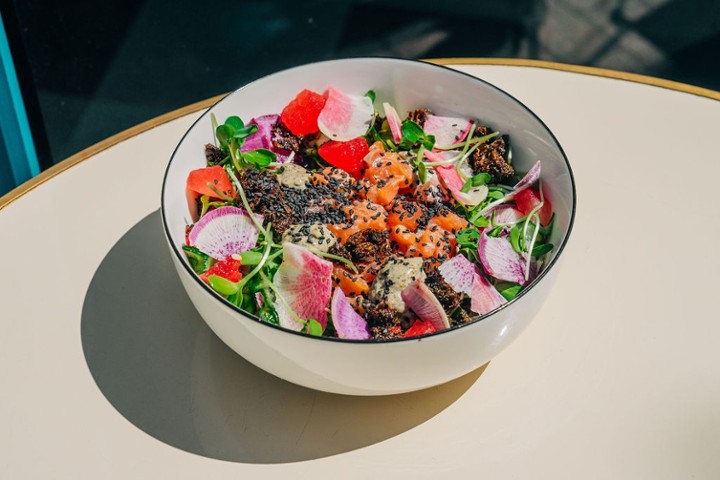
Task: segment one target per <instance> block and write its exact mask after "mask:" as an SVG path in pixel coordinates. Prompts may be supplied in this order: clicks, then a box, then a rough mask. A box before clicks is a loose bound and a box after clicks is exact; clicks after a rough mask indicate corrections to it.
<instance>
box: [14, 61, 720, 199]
mask: <svg viewBox="0 0 720 480" xmlns="http://www.w3.org/2000/svg"><path fill="white" fill-rule="evenodd" d="M425 61H427V62H429V63H435V64H438V65H496V66H512V67H534V68H545V69H549V70H558V71H563V72H572V73H580V74H583V75H593V76H597V77H604V78H612V79H615V80H624V81H628V82H634V83H641V84H645V85H651V86H654V87H660V88H666V89H670V90H676V91H679V92H684V93H689V94H692V95H698V96H701V97H707V98H710V99H713V100H720V92H717V91H715V90H710V89H707V88H702V87H696V86H694V85H688V84H685V83H681V82H675V81H672V80H666V79H662V78H656V77H651V76H648V75H640V74H637V73H628V72H622V71H619V70H611V69H606V68H599V67H586V66H580V65H572V64H567V63H558V62H549V61H545V60H530V59H521V58H434V59H427V60H425ZM225 95H226V94H222V95H218V96H215V97H211V98H208V99H205V100H201V101H199V102H195V103H192V104H190V105H187V106H185V107H182V108H179V109H177V110H173V111H171V112H168V113H165V114H163V115H160V116H157V117H155V118H151V119H150V120H147V121H145V122H142V123H139V124H137V125H135V126H133V127H130V128H128V129H127V130H124V131H122V132H120V133H117V134H115V135H112V136H110V137H108V138H106V139H105V140H102V141H100V142H98V143H96V144H94V145H91V146H90V147H88V148H86V149H84V150H81V151H80V152H78V153H76V154H75V155H72V156H71V157H68V158H66V159H65V160H63V161H61V162H59V163H57V164H55V165H53V166H52V167H50V168H48V169H47V170H45V171H43V172H41V173H40V174H39V175H37V176H35V177H33V178H32V179H30V180H28V181H27V182H25V183H23V184H22V185H19V186H18V187H16V188H14V189H13V190H10V191H9V192H8V193H6V194H5V195H3V196H2V197H0V210H2V209H3V208H5V207H7V206H8V205H10V204H11V203H12V202H14V201H15V200H17V199H18V198H20V197H22V196H23V195H25V194H26V193H28V192H30V191H31V190H33V189H35V188H36V187H38V186H40V185H42V184H43V183H45V182H47V181H48V180H50V179H51V178H53V177H55V176H56V175H59V174H60V173H62V172H64V171H65V170H68V169H69V168H71V167H73V166H75V165H77V164H78V163H80V162H83V161H85V160H87V159H88V158H90V157H92V156H94V155H97V154H98V153H100V152H102V151H103V150H106V149H108V148H110V147H112V146H113V145H116V144H118V143H120V142H122V141H125V140H127V139H129V138H132V137H134V136H136V135H139V134H141V133H143V132H146V131H148V130H151V129H153V128H155V127H158V126H160V125H162V124H164V123H167V122H170V121H172V120H175V119H177V118H180V117H183V116H185V115H189V114H191V113H194V112H197V111H199V110H202V109H205V108H208V107H210V106H212V105H214V104H215V103H217V102H218V101H219V100H220V99H221V98H223V97H224V96H225Z"/></svg>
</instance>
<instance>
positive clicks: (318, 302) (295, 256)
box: [273, 242, 333, 331]
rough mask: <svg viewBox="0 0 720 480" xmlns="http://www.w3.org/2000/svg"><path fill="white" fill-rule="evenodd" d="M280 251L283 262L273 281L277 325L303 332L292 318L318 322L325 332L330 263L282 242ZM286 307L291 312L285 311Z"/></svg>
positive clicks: (330, 284) (305, 249)
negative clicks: (281, 251)
mask: <svg viewBox="0 0 720 480" xmlns="http://www.w3.org/2000/svg"><path fill="white" fill-rule="evenodd" d="M282 248H283V262H282V264H280V268H278V270H277V272H276V273H275V278H274V279H273V286H274V290H275V293H276V295H275V302H274V306H275V309H276V310H277V312H278V318H279V320H280V325H281V326H283V327H285V328H289V329H291V330H296V331H300V330H302V329H303V325H302V324H300V323H299V322H298V321H297V319H296V318H295V315H297V316H298V317H300V319H301V320H303V321H306V320H310V319H314V320H317V321H318V322H319V323H320V325H321V326H322V328H323V330H325V327H326V326H327V311H326V310H325V308H326V307H327V306H328V303H329V302H330V293H331V290H332V269H333V267H332V263H331V262H329V261H327V260H323V259H322V258H320V257H318V256H316V255H314V254H313V253H311V252H310V250H308V249H307V248H305V247H301V246H300V245H295V244H292V243H288V242H283V245H282ZM278 297H282V298H278ZM286 304H287V305H286ZM288 307H289V308H291V309H292V312H290V311H288ZM293 313H294V315H293Z"/></svg>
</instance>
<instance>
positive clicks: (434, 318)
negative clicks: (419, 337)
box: [400, 279, 450, 330]
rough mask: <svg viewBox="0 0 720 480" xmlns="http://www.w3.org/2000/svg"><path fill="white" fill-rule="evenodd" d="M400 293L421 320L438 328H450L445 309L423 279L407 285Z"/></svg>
mask: <svg viewBox="0 0 720 480" xmlns="http://www.w3.org/2000/svg"><path fill="white" fill-rule="evenodd" d="M400 295H401V296H402V299H403V301H404V302H405V304H406V305H407V306H408V307H410V310H412V311H413V312H415V315H417V316H418V318H419V319H420V320H424V321H426V322H430V323H432V324H433V326H434V327H435V329H436V330H444V329H446V328H450V320H449V319H448V316H447V313H445V309H444V308H443V307H442V305H441V304H440V302H439V301H438V299H437V297H435V295H434V294H433V293H432V291H431V290H430V288H429V287H428V286H427V285H426V284H425V282H424V281H423V280H422V279H417V280H415V281H414V282H412V283H411V284H410V285H408V286H407V287H405V288H404V289H403V291H402V293H401V294H400Z"/></svg>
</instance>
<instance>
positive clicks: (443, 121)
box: [423, 115, 473, 147]
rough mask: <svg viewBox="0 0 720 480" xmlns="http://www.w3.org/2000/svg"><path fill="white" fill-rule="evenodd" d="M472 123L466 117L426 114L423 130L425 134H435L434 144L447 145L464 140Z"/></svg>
mask: <svg viewBox="0 0 720 480" xmlns="http://www.w3.org/2000/svg"><path fill="white" fill-rule="evenodd" d="M472 125H473V122H472V120H468V119H466V118H457V117H440V116H438V115H428V117H427V119H425V123H424V124H423V130H424V131H425V133H426V134H427V135H434V136H435V145H437V146H439V147H447V146H449V145H454V144H456V143H460V142H462V141H463V140H465V137H467V135H468V133H469V132H470V129H471V128H472Z"/></svg>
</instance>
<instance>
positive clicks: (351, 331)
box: [330, 288, 371, 340]
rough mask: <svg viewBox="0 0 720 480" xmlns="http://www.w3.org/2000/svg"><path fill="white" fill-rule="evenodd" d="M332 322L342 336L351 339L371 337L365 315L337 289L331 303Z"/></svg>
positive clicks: (339, 335)
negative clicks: (357, 310) (362, 315)
mask: <svg viewBox="0 0 720 480" xmlns="http://www.w3.org/2000/svg"><path fill="white" fill-rule="evenodd" d="M330 312H331V313H332V322H333V325H334V326H335V331H336V332H337V334H338V337H340V338H347V339H349V340H368V339H370V338H371V335H370V329H369V328H368V324H367V322H366V321H365V319H364V318H363V317H361V316H360V314H358V313H357V312H356V311H355V310H354V309H353V308H352V305H350V302H349V301H348V299H347V298H346V297H345V294H344V293H343V291H342V290H341V289H339V288H336V289H335V293H334V294H333V297H332V301H331V303H330Z"/></svg>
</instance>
